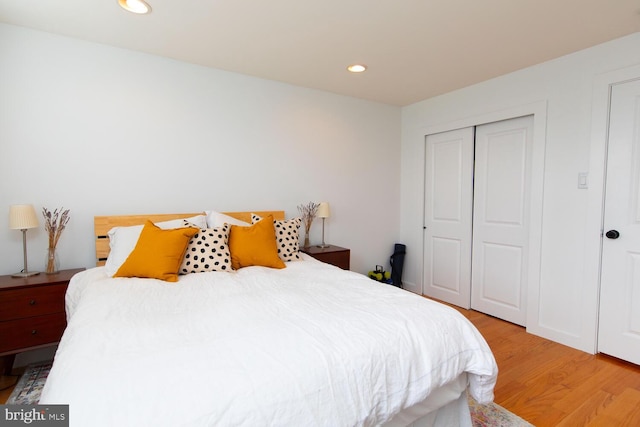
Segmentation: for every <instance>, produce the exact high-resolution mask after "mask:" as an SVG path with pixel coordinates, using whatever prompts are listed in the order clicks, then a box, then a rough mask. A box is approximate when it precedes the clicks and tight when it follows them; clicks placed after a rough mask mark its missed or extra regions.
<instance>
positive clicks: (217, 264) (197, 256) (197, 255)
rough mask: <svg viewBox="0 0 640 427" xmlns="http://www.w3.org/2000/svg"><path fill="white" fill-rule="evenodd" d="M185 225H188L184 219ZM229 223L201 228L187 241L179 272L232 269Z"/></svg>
mask: <svg viewBox="0 0 640 427" xmlns="http://www.w3.org/2000/svg"><path fill="white" fill-rule="evenodd" d="M185 225H186V226H190V225H191V224H189V223H188V222H186V221H185ZM228 242H229V225H228V224H225V225H224V226H223V227H217V228H203V229H201V230H200V231H198V232H197V233H196V234H195V235H194V236H193V237H192V238H191V240H190V241H189V245H188V246H187V250H186V252H185V253H184V258H183V259H182V265H180V270H179V274H189V273H204V272H206V271H233V268H231V253H230V252H229V245H228Z"/></svg>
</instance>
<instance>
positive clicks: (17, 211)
mask: <svg viewBox="0 0 640 427" xmlns="http://www.w3.org/2000/svg"><path fill="white" fill-rule="evenodd" d="M37 226H38V218H37V217H36V211H35V210H34V209H33V205H13V206H11V207H10V208H9V228H10V229H12V230H20V231H22V252H23V254H24V269H23V270H22V271H21V272H20V273H16V274H12V275H11V276H12V277H29V276H34V275H36V274H40V273H39V272H37V271H29V269H28V268H27V230H28V229H29V228H36V227H37Z"/></svg>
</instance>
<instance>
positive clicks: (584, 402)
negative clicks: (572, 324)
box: [0, 307, 640, 427]
mask: <svg viewBox="0 0 640 427" xmlns="http://www.w3.org/2000/svg"><path fill="white" fill-rule="evenodd" d="M454 308H456V309H457V310H458V311H460V312H461V313H462V314H463V315H464V316H465V317H467V318H468V319H469V320H470V321H471V322H472V323H473V324H474V325H475V326H476V327H477V328H478V330H479V331H480V332H481V333H482V335H483V336H484V337H485V339H486V340H487V342H488V343H489V346H490V347H491V350H492V351H493V353H494V355H495V358H496V361H497V362H498V368H499V370H500V372H499V374H498V383H497V385H496V389H495V402H496V403H497V404H499V405H501V406H503V407H504V408H506V409H508V410H510V411H511V412H513V413H515V414H517V415H519V416H520V417H522V418H524V419H525V420H527V421H529V422H530V423H532V424H534V425H535V426H537V427H545V426H570V427H575V426H607V427H618V426H640V366H637V365H633V364H631V363H626V362H623V361H621V360H618V359H615V358H613V357H609V356H605V355H595V356H594V355H590V354H587V353H583V352H581V351H579V350H574V349H572V348H569V347H566V346H564V345H561V344H557V343H554V342H552V341H549V340H546V339H544V338H540V337H537V336H535V335H531V334H528V333H526V332H525V330H524V328H522V327H520V326H516V325H513V324H511V323H508V322H504V321H502V320H499V319H496V318H493V317H491V316H487V315H485V314H482V313H478V312H476V311H472V310H463V309H460V308H457V307H454ZM5 379H6V380H9V378H5ZM1 382H2V381H0V383H1ZM11 391H12V389H11V388H10V389H7V390H3V391H0V403H4V402H5V401H6V400H7V399H8V398H9V395H10V394H11Z"/></svg>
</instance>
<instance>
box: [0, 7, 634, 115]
mask: <svg viewBox="0 0 640 427" xmlns="http://www.w3.org/2000/svg"><path fill="white" fill-rule="evenodd" d="M148 2H149V3H150V4H151V7H152V8H153V11H152V12H151V14H149V15H135V14H132V13H129V12H125V11H124V10H122V9H121V8H120V7H119V6H118V2H117V0H100V1H97V0H0V22H5V23H9V24H15V25H20V26H25V27H30V28H34V29H38V30H43V31H48V32H52V33H57V34H62V35H66V36H71V37H76V38H79V39H83V40H89V41H92V42H97V43H104V44H108V45H113V46H118V47H123V48H128V49H133V50H138V51H142V52H148V53H151V54H156V55H161V56H166V57H169V58H174V59H178V60H181V61H186V62H191V63H194V64H200V65H204V66H207V67H213V68H218V69H222V70H228V71H233V72H238V73H242V74H247V75H251V76H257V77H261V78H265V79H271V80H276V81H281V82H286V83H291V84H294V85H298V86H304V87H309V88H315V89H320V90H325V91H329V92H333V93H338V94H343V95H348V96H354V97H358V98H363V99H369V100H373V101H379V102H383V103H388V104H393V105H400V106H402V105H408V104H411V103H414V102H416V101H420V100H423V99H427V98H430V97H432V96H435V95H438V94H442V93H445V92H449V91H451V90H455V89H458V88H461V87H465V86H468V85H471V84H474V83H478V82H481V81H484V80H487V79H490V78H492V77H496V76H499V75H501V74H505V73H508V72H511V71H515V70H518V69H521V68H525V67H528V66H530V65H533V64H537V63H540V62H544V61H547V60H550V59H553V58H556V57H559V56H562V55H565V54H568V53H571V52H575V51H577V50H580V49H584V48H587V47H590V46H593V45H596V44H599V43H602V42H606V41H609V40H612V39H615V38H618V37H621V36H624V35H627V34H631V33H634V32H637V31H640V2H639V1H638V0H321V1H316V2H310V1H308V0H271V1H262V0H148ZM354 62H362V63H365V64H367V65H368V67H369V69H368V71H367V72H366V73H363V74H360V75H353V74H350V73H348V72H347V71H346V70H345V69H346V66H347V65H349V64H351V63H354Z"/></svg>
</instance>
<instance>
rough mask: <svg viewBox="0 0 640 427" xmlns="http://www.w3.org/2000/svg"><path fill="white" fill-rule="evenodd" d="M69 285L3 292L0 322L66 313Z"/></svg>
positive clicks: (0, 299) (0, 305)
mask: <svg viewBox="0 0 640 427" xmlns="http://www.w3.org/2000/svg"><path fill="white" fill-rule="evenodd" d="M66 290H67V284H66V283H64V284H60V285H51V286H33V287H29V288H24V289H13V290H8V291H4V292H2V295H1V297H0V322H4V321H8V320H15V319H22V318H27V317H32V316H40V315H43V314H53V313H64V295H65V292H66Z"/></svg>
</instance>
